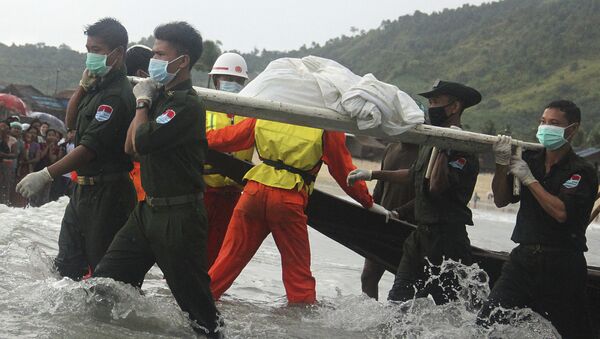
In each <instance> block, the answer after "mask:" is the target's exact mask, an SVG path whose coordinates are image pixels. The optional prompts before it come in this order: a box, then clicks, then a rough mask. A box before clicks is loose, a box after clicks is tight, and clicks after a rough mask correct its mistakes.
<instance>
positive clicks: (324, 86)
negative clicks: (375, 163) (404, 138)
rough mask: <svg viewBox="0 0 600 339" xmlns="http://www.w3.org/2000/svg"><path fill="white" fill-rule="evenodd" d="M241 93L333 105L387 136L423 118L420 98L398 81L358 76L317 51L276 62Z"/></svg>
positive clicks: (359, 124) (335, 108) (306, 104)
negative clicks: (416, 97) (298, 57)
mask: <svg viewBox="0 0 600 339" xmlns="http://www.w3.org/2000/svg"><path fill="white" fill-rule="evenodd" d="M239 94H240V95H243V96H247V97H252V98H260V99H265V100H273V101H279V102H284V103H290V104H298V105H305V106H317V107H326V108H330V109H333V110H335V111H337V112H339V113H340V114H344V115H348V116H350V117H352V118H354V119H356V121H357V125H358V128H360V129H369V128H375V127H378V126H381V129H382V130H383V131H384V132H385V133H387V134H389V135H396V134H400V133H402V132H404V131H406V130H407V129H409V128H411V127H413V126H414V125H416V124H422V123H423V122H424V113H423V111H421V109H420V108H419V106H418V105H417V103H416V102H415V101H414V100H413V99H412V98H411V97H410V96H409V95H408V94H406V93H404V92H402V91H400V90H399V89H398V88H397V87H396V86H393V85H390V84H386V83H384V82H381V81H379V80H377V79H376V78H375V76H373V75H372V74H367V75H365V76H364V77H360V76H358V75H356V74H354V73H352V72H351V71H350V70H349V69H347V68H346V67H344V66H342V65H340V64H338V63H337V62H335V61H333V60H329V59H325V58H320V57H316V56H308V57H304V58H302V59H295V58H282V59H277V60H275V61H272V62H271V63H270V64H269V65H268V66H267V68H266V69H265V70H264V71H263V72H262V73H260V74H259V75H258V77H256V79H254V80H253V81H252V82H250V83H249V84H248V85H247V86H246V87H245V88H244V89H243V90H242V91H241V92H240V93H239Z"/></svg>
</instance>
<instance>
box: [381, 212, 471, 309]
mask: <svg viewBox="0 0 600 339" xmlns="http://www.w3.org/2000/svg"><path fill="white" fill-rule="evenodd" d="M444 258H445V259H452V260H454V261H459V260H460V261H461V262H462V263H463V264H465V265H471V264H472V263H473V259H472V257H471V243H470V242H469V237H468V235H467V230H466V228H465V225H455V224H436V225H420V226H419V227H417V229H416V230H415V231H414V232H413V233H411V235H409V236H408V238H406V240H405V241H404V246H403V253H402V259H400V264H399V265H398V270H397V272H396V277H395V279H394V285H393V286H392V289H391V290H390V292H389V294H388V300H393V301H406V300H410V299H412V298H414V297H417V298H421V297H426V296H427V295H428V294H431V295H432V296H433V298H434V300H435V302H436V304H438V305H439V304H443V303H446V302H448V301H450V300H454V299H455V298H456V292H455V288H456V279H455V278H454V274H453V273H452V272H449V273H444V274H442V275H441V277H440V279H437V280H435V281H432V282H429V283H426V282H427V280H428V278H429V277H430V276H431V274H436V275H437V274H439V269H437V268H435V267H430V265H429V263H431V264H432V265H437V266H439V265H440V264H441V263H442V261H443V259H444Z"/></svg>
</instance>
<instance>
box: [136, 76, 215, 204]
mask: <svg viewBox="0 0 600 339" xmlns="http://www.w3.org/2000/svg"><path fill="white" fill-rule="evenodd" d="M148 120H149V121H148V122H146V123H144V124H142V125H140V126H139V127H138V130H137V131H136V137H135V147H136V151H137V153H138V155H139V156H140V165H141V166H140V167H141V172H142V186H143V187H144V190H145V191H146V193H147V194H148V196H150V197H154V198H158V197H174V196H180V195H187V194H195V193H199V192H202V191H203V190H204V180H203V178H202V174H203V173H202V169H203V168H204V159H205V154H206V150H207V147H208V144H207V141H206V131H205V125H206V111H205V109H204V105H203V104H202V102H201V100H200V98H198V96H197V95H196V92H195V91H194V90H193V89H192V82H191V80H188V81H185V82H183V83H180V84H178V85H177V86H175V87H174V88H173V89H171V90H169V91H163V92H161V93H160V94H159V96H158V98H157V99H156V100H155V101H154V102H153V104H152V107H151V108H150V110H149V112H148Z"/></svg>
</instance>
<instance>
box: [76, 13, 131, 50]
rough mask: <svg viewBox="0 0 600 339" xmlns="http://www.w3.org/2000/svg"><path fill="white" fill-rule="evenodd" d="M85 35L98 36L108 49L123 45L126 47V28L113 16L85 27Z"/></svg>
mask: <svg viewBox="0 0 600 339" xmlns="http://www.w3.org/2000/svg"><path fill="white" fill-rule="evenodd" d="M84 33H85V35H87V36H91V37H95V38H100V39H102V41H104V43H105V44H106V45H108V47H109V48H110V49H115V48H117V47H123V50H125V49H126V48H127V43H128V40H129V38H128V36H127V30H126V29H125V27H123V25H121V23H120V22H119V21H118V20H117V19H114V18H104V19H100V20H98V21H97V22H96V23H94V24H92V25H89V26H86V27H85V32H84Z"/></svg>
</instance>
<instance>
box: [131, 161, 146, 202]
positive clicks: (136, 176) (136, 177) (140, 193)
mask: <svg viewBox="0 0 600 339" xmlns="http://www.w3.org/2000/svg"><path fill="white" fill-rule="evenodd" d="M129 177H130V178H131V181H132V182H133V186H134V187H135V192H136V194H137V200H138V201H144V200H146V192H145V191H144V189H143V188H142V172H141V171H140V163H139V162H138V161H134V162H133V169H132V170H131V172H129Z"/></svg>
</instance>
